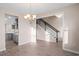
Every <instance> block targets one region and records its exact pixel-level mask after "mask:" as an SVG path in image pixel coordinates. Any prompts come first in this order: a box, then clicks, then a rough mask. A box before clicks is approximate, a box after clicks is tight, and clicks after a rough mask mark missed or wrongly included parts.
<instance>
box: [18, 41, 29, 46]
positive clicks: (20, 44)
mask: <svg viewBox="0 0 79 59" xmlns="http://www.w3.org/2000/svg"><path fill="white" fill-rule="evenodd" d="M27 43H30V41H28V42H23V43H19V44H18V45H19V46H20V45H24V44H27Z"/></svg>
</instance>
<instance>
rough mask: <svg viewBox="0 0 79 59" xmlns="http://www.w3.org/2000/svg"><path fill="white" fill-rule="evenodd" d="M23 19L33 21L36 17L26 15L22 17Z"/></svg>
mask: <svg viewBox="0 0 79 59" xmlns="http://www.w3.org/2000/svg"><path fill="white" fill-rule="evenodd" d="M24 18H25V19H29V20H34V19H36V15H32V14H27V15H25V16H24Z"/></svg>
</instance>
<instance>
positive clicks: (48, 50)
mask: <svg viewBox="0 0 79 59" xmlns="http://www.w3.org/2000/svg"><path fill="white" fill-rule="evenodd" d="M0 56H78V55H77V54H74V53H70V52H66V51H64V50H63V49H62V42H59V43H55V42H46V41H40V40H38V41H37V42H36V43H27V44H24V45H21V46H15V47H12V48H10V49H7V50H6V51H3V52H0Z"/></svg>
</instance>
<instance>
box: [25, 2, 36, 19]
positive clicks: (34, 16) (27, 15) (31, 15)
mask: <svg viewBox="0 0 79 59" xmlns="http://www.w3.org/2000/svg"><path fill="white" fill-rule="evenodd" d="M30 9H31V3H29V11H30V12H29V14H26V15H25V16H24V19H28V20H34V19H36V15H35V14H31V10H30Z"/></svg>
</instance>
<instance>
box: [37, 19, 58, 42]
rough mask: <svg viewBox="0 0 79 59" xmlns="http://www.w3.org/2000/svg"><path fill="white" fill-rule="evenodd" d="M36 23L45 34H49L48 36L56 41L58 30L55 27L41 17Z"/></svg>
mask: <svg viewBox="0 0 79 59" xmlns="http://www.w3.org/2000/svg"><path fill="white" fill-rule="evenodd" d="M36 24H37V25H40V26H41V27H42V28H43V29H44V30H45V31H46V32H47V34H48V35H49V36H50V38H51V39H52V38H54V39H56V42H57V43H58V32H59V31H58V30H57V29H56V28H55V27H53V26H52V25H50V24H48V23H47V22H46V21H44V20H43V19H42V18H40V19H37V21H36Z"/></svg>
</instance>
